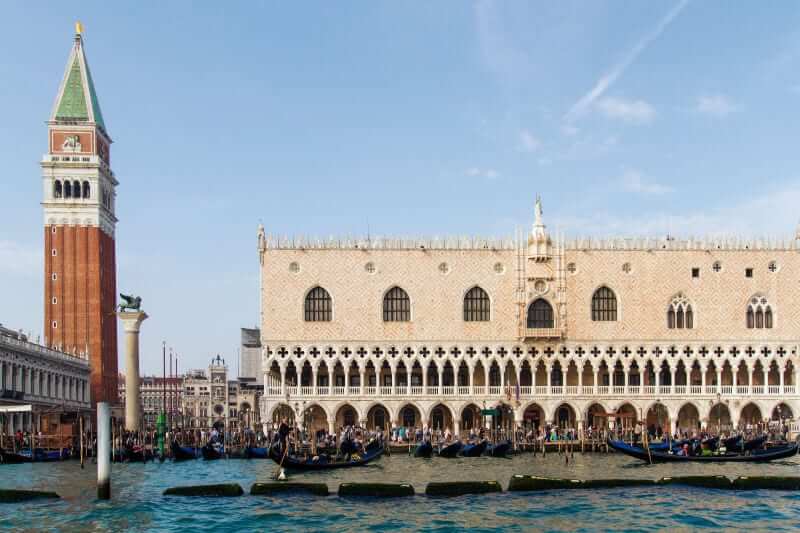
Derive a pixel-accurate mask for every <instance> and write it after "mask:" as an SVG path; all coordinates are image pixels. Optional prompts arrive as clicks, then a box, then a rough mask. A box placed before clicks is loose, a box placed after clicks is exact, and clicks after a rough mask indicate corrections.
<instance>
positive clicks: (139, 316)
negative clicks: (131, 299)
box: [117, 311, 148, 333]
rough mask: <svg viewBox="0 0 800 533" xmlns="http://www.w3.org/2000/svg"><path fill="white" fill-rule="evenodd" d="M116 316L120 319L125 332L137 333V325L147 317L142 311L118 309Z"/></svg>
mask: <svg viewBox="0 0 800 533" xmlns="http://www.w3.org/2000/svg"><path fill="white" fill-rule="evenodd" d="M117 316H118V317H119V319H120V320H121V321H122V327H123V329H124V330H125V333H139V327H140V326H141V325H142V322H144V321H145V320H147V318H148V316H147V313H145V312H144V311H120V312H118V313H117Z"/></svg>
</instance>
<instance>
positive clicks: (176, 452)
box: [170, 442, 197, 461]
mask: <svg viewBox="0 0 800 533" xmlns="http://www.w3.org/2000/svg"><path fill="white" fill-rule="evenodd" d="M170 449H171V450H172V460H173V461H188V460H190V459H197V448H195V447H194V446H181V445H180V444H178V443H177V442H173V443H172V446H170Z"/></svg>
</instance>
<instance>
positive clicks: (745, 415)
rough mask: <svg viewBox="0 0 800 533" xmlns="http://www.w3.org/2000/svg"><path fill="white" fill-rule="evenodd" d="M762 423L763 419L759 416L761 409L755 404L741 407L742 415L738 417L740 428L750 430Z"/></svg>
mask: <svg viewBox="0 0 800 533" xmlns="http://www.w3.org/2000/svg"><path fill="white" fill-rule="evenodd" d="M763 421H764V417H763V416H762V415H761V409H759V407H758V406H757V405H756V404H754V403H748V404H747V405H745V406H744V407H742V414H741V416H740V417H739V427H740V428H742V429H748V430H752V429H755V427H756V426H757V425H758V424H760V423H761V422H763Z"/></svg>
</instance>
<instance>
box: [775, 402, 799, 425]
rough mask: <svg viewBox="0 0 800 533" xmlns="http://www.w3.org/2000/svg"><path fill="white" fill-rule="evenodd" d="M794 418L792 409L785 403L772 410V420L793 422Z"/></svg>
mask: <svg viewBox="0 0 800 533" xmlns="http://www.w3.org/2000/svg"><path fill="white" fill-rule="evenodd" d="M792 418H794V413H792V408H791V407H789V406H788V405H786V404H785V403H779V404H778V405H776V406H775V408H774V409H773V410H772V420H781V421H783V420H791V419H792Z"/></svg>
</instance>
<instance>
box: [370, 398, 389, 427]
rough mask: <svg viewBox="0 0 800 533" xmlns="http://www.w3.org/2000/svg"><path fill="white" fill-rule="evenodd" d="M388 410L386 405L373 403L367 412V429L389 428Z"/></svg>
mask: <svg viewBox="0 0 800 533" xmlns="http://www.w3.org/2000/svg"><path fill="white" fill-rule="evenodd" d="M389 420H390V417H389V410H388V409H386V407H384V406H382V405H380V404H377V405H373V406H372V407H371V408H370V410H369V411H368V412H367V429H368V430H370V431H377V430H383V431H386V430H388V429H389V425H390V424H389Z"/></svg>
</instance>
